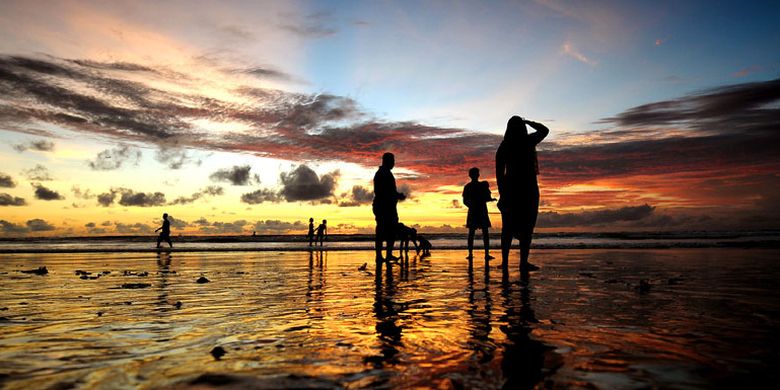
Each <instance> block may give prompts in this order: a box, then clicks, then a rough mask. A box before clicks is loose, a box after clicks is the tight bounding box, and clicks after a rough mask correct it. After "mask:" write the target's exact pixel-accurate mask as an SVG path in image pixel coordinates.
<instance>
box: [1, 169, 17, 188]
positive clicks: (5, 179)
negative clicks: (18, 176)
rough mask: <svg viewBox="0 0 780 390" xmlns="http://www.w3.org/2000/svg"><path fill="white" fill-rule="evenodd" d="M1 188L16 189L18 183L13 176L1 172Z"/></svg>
mask: <svg viewBox="0 0 780 390" xmlns="http://www.w3.org/2000/svg"><path fill="white" fill-rule="evenodd" d="M0 187H5V188H14V187H16V182H15V181H14V179H13V178H12V177H11V176H9V175H6V174H5V173H2V172H0Z"/></svg>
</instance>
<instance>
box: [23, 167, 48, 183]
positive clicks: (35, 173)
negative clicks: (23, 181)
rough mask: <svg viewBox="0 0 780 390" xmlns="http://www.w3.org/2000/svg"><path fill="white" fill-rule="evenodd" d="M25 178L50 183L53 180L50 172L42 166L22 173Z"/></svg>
mask: <svg viewBox="0 0 780 390" xmlns="http://www.w3.org/2000/svg"><path fill="white" fill-rule="evenodd" d="M22 174H23V175H24V177H26V178H27V179H29V180H33V181H49V180H53V179H52V177H51V175H50V174H49V170H48V169H46V167H44V166H43V165H41V164H38V165H36V166H35V168H31V169H26V170H24V171H22Z"/></svg>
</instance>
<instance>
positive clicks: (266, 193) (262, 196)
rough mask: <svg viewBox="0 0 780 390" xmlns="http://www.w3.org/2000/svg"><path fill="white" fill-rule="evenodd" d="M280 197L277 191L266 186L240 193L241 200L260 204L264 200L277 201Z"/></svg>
mask: <svg viewBox="0 0 780 390" xmlns="http://www.w3.org/2000/svg"><path fill="white" fill-rule="evenodd" d="M280 200H281V197H280V195H279V193H278V192H276V191H272V190H269V189H266V188H263V189H259V190H257V191H252V192H248V193H246V194H242V195H241V201H242V202H244V203H249V204H260V203H265V202H279V201H280Z"/></svg>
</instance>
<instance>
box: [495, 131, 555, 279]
mask: <svg viewBox="0 0 780 390" xmlns="http://www.w3.org/2000/svg"><path fill="white" fill-rule="evenodd" d="M525 125H528V126H531V127H532V128H533V129H534V130H536V131H535V132H534V133H533V134H528V130H527V129H526V126H525ZM549 133H550V129H548V128H547V127H546V126H544V125H543V124H541V123H537V122H532V121H528V120H525V119H523V118H521V117H519V116H513V117H512V118H510V119H509V122H507V124H506V133H505V134H504V140H503V141H501V145H500V146H499V147H498V151H496V181H497V184H498V193H499V195H500V199H499V201H498V209H499V210H500V211H501V222H502V225H503V226H502V227H501V267H502V268H503V269H504V270H505V271H506V270H508V261H509V247H510V246H511V245H512V238H515V237H516V238H517V239H518V240H520V271H525V272H527V271H533V270H536V269H538V267H536V266H535V265H533V264H530V263H529V262H528V254H529V252H530V251H531V238H532V237H533V233H534V227H535V226H536V216H537V215H538V214H539V184H538V183H537V182H536V176H537V175H538V174H539V164H538V162H537V160H536V145H537V144H538V143H539V142H542V140H543V139H544V137H547V134H549Z"/></svg>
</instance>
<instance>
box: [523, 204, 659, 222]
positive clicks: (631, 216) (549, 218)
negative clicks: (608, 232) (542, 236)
mask: <svg viewBox="0 0 780 390" xmlns="http://www.w3.org/2000/svg"><path fill="white" fill-rule="evenodd" d="M654 211H655V207H653V206H650V205H648V204H645V205H642V206H629V207H621V208H618V209H609V210H594V211H583V212H579V213H557V212H554V211H550V212H541V213H539V220H538V226H539V227H573V226H599V225H605V224H615V223H620V222H631V221H639V220H642V219H645V218H648V217H650V216H651V215H653V213H654Z"/></svg>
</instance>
